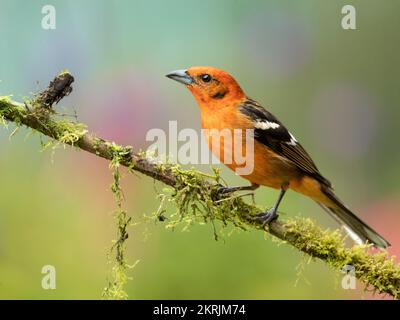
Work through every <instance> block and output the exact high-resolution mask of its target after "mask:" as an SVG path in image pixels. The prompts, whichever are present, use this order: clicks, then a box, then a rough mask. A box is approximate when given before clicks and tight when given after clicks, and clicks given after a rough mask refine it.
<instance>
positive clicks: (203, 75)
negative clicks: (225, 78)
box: [200, 73, 211, 82]
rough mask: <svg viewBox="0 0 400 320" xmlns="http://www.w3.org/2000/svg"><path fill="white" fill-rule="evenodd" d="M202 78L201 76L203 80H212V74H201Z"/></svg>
mask: <svg viewBox="0 0 400 320" xmlns="http://www.w3.org/2000/svg"><path fill="white" fill-rule="evenodd" d="M200 78H201V80H202V81H203V82H210V81H211V76H210V75H209V74H207V73H205V74H202V75H201V76H200Z"/></svg>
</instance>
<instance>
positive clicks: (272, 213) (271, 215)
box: [256, 187, 286, 228]
mask: <svg viewBox="0 0 400 320" xmlns="http://www.w3.org/2000/svg"><path fill="white" fill-rule="evenodd" d="M285 193H286V188H283V187H282V188H281V192H280V193H279V197H278V200H277V201H276V203H275V205H274V207H273V208H272V209H269V210H267V211H265V212H261V213H259V214H257V218H256V221H258V222H259V223H260V224H262V227H263V228H264V227H265V226H266V225H267V224H269V223H271V221H273V220H275V219H277V218H278V214H277V212H278V207H279V204H280V203H281V201H282V198H283V196H284V195H285Z"/></svg>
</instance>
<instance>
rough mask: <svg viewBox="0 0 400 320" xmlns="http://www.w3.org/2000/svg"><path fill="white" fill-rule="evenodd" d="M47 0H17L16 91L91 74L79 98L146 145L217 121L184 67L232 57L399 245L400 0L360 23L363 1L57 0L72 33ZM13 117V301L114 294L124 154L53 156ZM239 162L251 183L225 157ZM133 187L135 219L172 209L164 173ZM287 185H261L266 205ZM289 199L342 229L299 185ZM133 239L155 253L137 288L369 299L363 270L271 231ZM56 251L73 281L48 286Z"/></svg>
mask: <svg viewBox="0 0 400 320" xmlns="http://www.w3.org/2000/svg"><path fill="white" fill-rule="evenodd" d="M45 4H49V3H48V2H47V1H29V2H28V1H22V0H19V1H10V0H0V80H1V82H0V95H9V94H13V98H14V99H15V100H22V99H23V97H24V96H27V95H28V94H29V93H32V92H37V91H38V90H40V89H42V88H44V87H45V86H46V85H47V83H48V81H49V80H50V79H52V77H53V76H54V75H56V74H57V73H58V72H59V71H61V70H63V69H65V68H67V69H69V70H70V71H71V73H72V74H73V75H74V76H75V78H76V81H75V84H74V92H73V94H72V95H71V96H70V97H68V98H66V99H64V100H63V101H62V102H61V104H60V105H61V106H62V107H65V109H66V111H65V112H69V113H71V110H76V112H77V113H78V116H79V120H80V121H82V122H85V123H87V124H88V125H89V128H90V130H91V131H94V132H96V133H97V134H99V135H101V136H103V137H104V138H107V139H110V140H114V141H116V142H118V143H124V144H130V145H133V146H134V147H135V148H136V149H137V150H138V149H139V148H145V147H146V145H147V144H146V142H145V135H146V132H147V131H148V130H149V129H151V128H163V129H166V128H168V120H177V121H178V127H179V128H180V129H182V128H195V129H197V130H199V129H200V114H199V110H198V108H197V106H196V104H195V102H194V100H193V98H192V96H191V95H190V94H189V92H187V91H186V90H184V88H182V87H180V86H178V85H177V84H176V83H173V82H171V81H170V80H168V79H166V78H165V77H164V75H165V74H166V73H167V72H169V71H171V70H175V69H181V68H187V67H190V66H192V65H211V66H215V67H219V68H222V69H225V70H227V71H229V72H230V73H232V74H233V75H234V76H235V77H236V78H237V79H238V81H239V82H240V84H241V85H242V87H243V88H244V90H245V91H246V92H247V94H248V95H249V96H251V97H253V98H255V99H257V100H258V101H260V102H261V103H262V104H263V105H264V106H266V107H267V108H268V109H269V110H270V111H271V112H273V113H274V114H275V115H276V116H278V118H280V120H282V121H283V122H284V123H285V124H286V125H287V127H289V128H290V129H291V131H292V132H293V133H294V134H295V135H296V137H297V138H298V139H299V140H300V141H301V142H302V144H303V145H304V146H305V147H306V148H307V150H308V151H309V152H310V154H311V155H312V156H313V158H314V159H315V161H316V163H317V165H318V167H319V168H320V170H321V171H322V173H323V174H324V175H326V176H327V177H328V178H329V179H330V180H332V182H333V183H334V186H335V187H336V190H337V192H338V194H339V195H340V196H341V198H343V200H345V202H346V203H347V204H348V205H349V206H350V207H351V208H353V209H354V210H355V211H356V212H357V213H358V214H359V216H360V217H362V218H363V219H364V220H365V221H367V222H368V223H370V224H371V225H372V226H374V228H376V229H377V230H378V231H380V232H381V233H382V234H383V235H384V236H385V238H387V239H388V240H389V241H390V242H391V243H392V245H393V247H392V248H391V249H390V250H391V253H393V254H396V253H397V254H399V253H400V251H399V245H400V237H399V233H398V230H400V219H399V214H398V212H399V209H400V199H399V191H400V187H399V183H398V181H399V178H400V170H399V161H400V148H399V131H398V130H399V123H400V108H399V98H400V90H399V62H400V61H399V60H400V59H399V48H400V41H399V40H400V39H399V32H398V31H399V28H400V21H399V19H398V12H399V10H400V2H399V1H395V0H391V1H389V0H386V1H373V0H370V1H369V0H363V1H356V0H353V1H351V4H352V5H354V6H355V8H356V10H357V11H356V12H357V30H343V29H342V28H341V19H342V14H341V8H342V6H343V5H345V4H349V3H348V1H346V2H345V1H296V2H295V1H282V0H280V1H162V0H158V1H155V0H153V1H81V2H78V1H51V4H53V5H54V6H55V8H56V14H57V16H56V17H57V20H56V21H57V28H56V30H43V29H42V28H41V19H42V17H43V15H42V14H41V9H42V6H43V5H45ZM59 108H60V106H59ZM12 130H13V126H12V125H10V129H9V131H6V130H4V129H3V128H0V148H1V149H0V179H1V183H0V298H18V299H21V298H22V299H28V298H34V299H39V298H44V299H56V298H62V299H73V298H75V299H83V298H88V299H97V298H99V297H100V295H101V291H102V289H103V287H104V286H105V284H106V275H107V271H108V269H109V267H110V266H109V265H107V259H106V255H107V250H108V248H109V246H110V241H111V239H113V238H114V232H115V230H114V222H113V217H112V214H111V212H112V210H113V209H114V207H115V203H114V201H113V197H112V194H111V192H110V191H109V185H110V184H111V180H112V176H111V172H110V171H109V169H108V164H107V162H106V161H104V160H102V159H99V158H97V157H94V156H93V155H90V154H86V153H84V152H76V151H74V150H71V149H70V148H66V149H65V150H64V149H62V148H61V149H58V150H57V151H56V152H55V154H54V157H53V158H52V156H51V152H50V151H46V152H40V149H41V147H40V137H39V136H38V135H29V137H28V138H27V134H29V131H28V130H26V129H21V130H19V132H18V133H17V134H16V136H14V137H13V138H12V139H11V140H9V138H8V137H9V134H10V132H11V131H12ZM223 176H224V177H225V178H226V180H227V181H229V182H230V183H231V184H235V183H240V182H241V180H240V179H239V178H237V177H235V176H234V175H233V174H232V173H231V172H228V171H227V170H225V169H224V171H223ZM123 187H124V193H125V197H126V203H125V204H126V208H127V209H128V212H129V213H130V214H131V215H132V216H133V219H134V220H135V221H142V216H143V214H144V213H151V212H152V211H154V210H155V209H156V208H157V207H158V204H159V203H158V200H157V199H156V192H155V191H154V183H153V181H152V180H151V179H149V178H147V177H143V176H134V175H128V174H125V177H124V179H123ZM156 188H158V189H159V190H161V189H162V188H163V186H162V185H160V184H156ZM276 196H277V193H276V191H272V190H268V189H266V188H262V189H260V190H258V191H257V192H256V200H257V203H259V204H262V205H272V204H273V202H274V200H275V197H276ZM281 210H282V211H283V213H284V214H283V216H285V215H286V216H295V215H302V216H307V217H313V218H314V219H316V220H317V221H318V223H319V224H321V225H323V226H327V227H328V226H329V227H336V226H335V224H334V223H333V222H332V220H331V219H330V218H329V217H328V216H327V215H326V214H325V213H324V212H323V211H322V210H321V209H320V208H319V207H318V206H316V205H315V204H314V203H312V202H311V201H310V200H308V199H305V198H304V197H301V196H300V195H296V194H294V193H293V192H290V193H289V194H288V196H287V197H286V198H285V200H284V202H283V204H282V206H281ZM128 252H129V259H130V261H131V262H132V263H133V262H134V261H136V260H140V262H139V264H138V265H137V266H136V268H135V269H134V270H133V272H132V274H131V275H132V277H133V280H132V281H130V282H129V284H128V286H127V291H128V293H129V296H130V298H132V299H156V298H162V299H168V298H169V299H183V298H188V299H194V298H204V299H205V298H218V299H284V298H289V299H292V298H298V299H316V298H321V299H337V298H350V299H355V298H362V297H370V296H369V295H368V294H364V293H363V292H362V286H361V284H358V286H357V289H356V290H343V289H342V288H341V285H340V282H341V277H342V275H341V274H340V273H335V272H333V271H331V270H329V269H328V268H327V267H326V266H324V265H323V264H322V263H320V262H315V263H311V264H308V265H307V264H306V265H305V267H304V270H303V272H301V274H300V275H299V272H298V271H299V268H298V266H299V265H301V263H302V262H307V259H306V258H304V257H303V256H302V255H301V254H300V253H298V252H297V251H295V250H293V249H291V248H290V247H288V246H286V245H280V246H278V245H277V244H276V243H274V242H272V241H270V239H267V240H265V239H264V235H263V234H262V233H261V232H255V231H252V232H241V233H234V234H233V235H231V236H229V237H225V239H224V240H223V241H219V242H215V241H214V238H213V231H212V228H211V225H205V226H194V227H192V228H191V229H190V232H180V231H179V230H176V231H175V232H171V231H169V230H165V228H164V226H163V225H162V224H161V223H160V224H157V225H155V224H153V223H141V224H140V225H139V226H136V227H134V228H132V229H131V231H130V238H129V241H128ZM47 264H50V265H54V266H55V267H56V270H57V289H56V290H43V289H42V287H41V279H42V276H43V275H42V274H41V268H42V266H44V265H47ZM297 280H298V281H297Z"/></svg>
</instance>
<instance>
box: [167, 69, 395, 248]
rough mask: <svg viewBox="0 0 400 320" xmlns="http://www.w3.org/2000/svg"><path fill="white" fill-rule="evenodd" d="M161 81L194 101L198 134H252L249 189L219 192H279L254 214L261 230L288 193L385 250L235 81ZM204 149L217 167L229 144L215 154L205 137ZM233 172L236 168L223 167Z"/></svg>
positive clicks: (205, 75)
mask: <svg viewBox="0 0 400 320" xmlns="http://www.w3.org/2000/svg"><path fill="white" fill-rule="evenodd" d="M166 77H168V78H170V79H172V80H175V81H177V82H179V83H181V84H183V85H185V86H186V87H187V88H188V89H189V91H190V92H191V93H192V95H193V96H194V98H195V100H196V102H197V104H198V106H199V108H200V112H201V125H202V129H207V132H209V130H228V131H230V132H232V134H233V132H234V130H237V129H241V130H245V129H250V130H253V131H252V132H253V137H254V138H253V141H254V149H253V150H254V151H253V152H254V155H253V159H254V167H253V170H252V171H251V172H250V173H247V174H244V175H241V176H242V178H244V179H246V180H248V181H249V182H250V183H251V184H250V185H246V186H232V187H221V188H220V192H221V193H232V192H236V191H242V190H255V189H257V188H258V187H259V186H266V187H270V188H274V189H277V190H280V193H279V196H278V198H277V200H276V202H275V204H274V206H273V207H272V208H271V209H269V210H266V211H265V212H261V213H259V214H258V215H257V219H258V221H259V222H260V223H261V224H262V226H263V227H265V226H266V225H267V224H269V223H271V221H273V220H275V219H277V218H278V208H279V205H280V203H281V201H282V199H283V197H284V195H285V193H286V191H287V190H289V189H290V190H293V191H295V192H298V193H300V194H302V195H304V196H306V197H309V198H311V199H312V200H314V201H315V202H317V203H318V204H319V205H320V206H321V207H322V208H323V209H324V210H325V211H326V212H328V213H329V214H330V215H331V216H332V217H333V218H334V219H335V220H336V221H337V222H338V223H339V224H340V225H341V226H343V228H344V229H345V231H346V232H347V233H348V234H349V236H350V237H351V238H352V239H353V240H354V241H355V243H356V244H364V243H369V244H371V245H373V246H375V247H379V248H387V247H388V246H390V243H389V242H388V241H387V240H385V239H384V238H383V237H382V236H381V235H379V234H378V233H377V232H376V231H375V230H373V229H372V228H371V227H370V226H368V225H367V224H366V223H365V222H363V221H362V220H361V219H360V218H359V217H357V216H356V215H355V214H354V213H353V212H352V211H351V210H350V209H349V208H348V207H347V206H346V205H345V204H344V203H343V202H342V201H341V200H340V199H339V198H338V197H337V196H336V194H335V193H334V190H333V187H332V184H331V183H330V181H329V180H328V179H326V178H325V177H324V176H323V175H322V174H321V173H320V171H319V170H318V168H317V166H316V165H315V163H314V161H313V160H312V158H311V157H310V155H309V154H308V153H307V151H306V150H305V149H304V148H303V146H302V145H301V144H300V142H299V141H298V140H297V139H296V138H295V136H294V135H293V134H292V133H290V131H289V130H288V129H287V128H286V127H285V126H284V124H283V123H282V122H281V121H280V120H278V118H277V117H275V116H274V115H273V114H272V113H271V112H269V111H268V110H267V109H265V108H264V107H263V106H262V105H261V104H260V103H258V102H257V101H256V100H253V99H251V98H249V97H248V96H247V95H246V93H245V92H244V91H243V89H242V88H241V87H240V85H239V84H238V82H237V81H236V80H235V79H234V78H233V76H231V75H230V74H229V73H228V72H225V71H223V70H220V69H217V68H214V67H208V66H194V67H190V68H188V69H181V70H176V71H172V72H170V73H168V74H167V75H166ZM206 139H207V141H208V146H209V148H210V149H211V151H212V152H213V153H214V154H216V155H217V156H218V157H219V158H220V160H221V162H222V163H224V155H225V154H226V153H225V151H226V152H228V154H229V152H231V153H232V150H227V149H231V148H232V144H230V145H229V144H228V143H224V141H223V140H221V143H220V145H219V146H218V147H220V148H221V150H223V151H224V152H222V151H221V152H217V151H216V150H215V147H214V145H213V143H212V141H211V140H212V137H211V135H210V134H208V136H206ZM224 164H226V165H227V166H228V167H229V168H230V169H232V170H235V169H236V168H237V167H238V163H236V162H235V161H232V162H230V163H228V162H227V163H224Z"/></svg>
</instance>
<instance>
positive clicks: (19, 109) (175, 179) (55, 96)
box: [0, 72, 400, 299]
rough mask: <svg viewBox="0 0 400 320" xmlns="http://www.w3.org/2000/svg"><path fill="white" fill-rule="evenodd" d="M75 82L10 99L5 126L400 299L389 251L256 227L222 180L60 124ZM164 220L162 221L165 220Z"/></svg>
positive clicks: (1, 106)
mask: <svg viewBox="0 0 400 320" xmlns="http://www.w3.org/2000/svg"><path fill="white" fill-rule="evenodd" d="M72 82H73V77H72V76H71V75H70V74H69V73H68V72H63V73H62V74H60V75H58V76H57V77H56V78H55V79H54V80H53V81H52V82H51V84H50V85H49V87H48V88H47V89H46V90H45V91H44V92H42V93H40V94H39V95H37V96H34V98H33V99H32V100H29V101H25V102H24V103H19V102H16V101H13V100H12V99H11V98H10V97H0V123H1V122H2V121H3V122H7V121H10V122H14V123H16V124H17V125H18V126H21V125H24V126H26V127H29V128H31V129H33V130H35V131H38V132H41V133H42V134H44V135H46V136H48V137H50V138H52V139H54V140H56V141H58V142H60V143H63V144H67V145H71V146H74V147H77V148H80V149H82V150H85V151H87V152H90V153H92V154H94V155H96V156H99V157H102V158H105V159H107V160H109V161H114V162H118V164H121V165H123V166H125V167H127V168H128V169H129V170H133V171H138V172H140V173H142V174H144V175H147V176H149V177H151V178H154V179H155V180H158V181H161V182H163V183H164V184H166V185H168V186H171V187H172V188H173V189H174V191H175V192H174V193H173V194H171V195H170V196H169V197H170V200H172V201H174V203H175V204H176V206H177V208H178V211H179V214H180V216H181V217H185V216H186V217H188V216H191V217H192V218H193V219H192V220H191V221H199V218H200V219H201V220H202V221H204V220H205V221H208V222H211V223H213V222H214V221H215V220H219V221H222V222H223V223H224V224H229V223H232V224H233V225H235V226H237V227H240V228H243V229H256V230H261V231H267V232H269V233H270V234H271V235H273V236H275V237H276V238H278V239H280V240H281V241H283V242H285V243H287V244H290V245H291V246H293V247H294V248H296V249H298V250H300V251H301V252H304V253H306V254H307V255H309V256H310V257H312V258H318V259H321V260H322V261H324V262H326V263H327V264H328V265H329V266H331V267H332V268H334V269H336V270H342V268H343V267H344V266H346V265H351V266H353V267H354V269H355V275H356V277H357V278H358V279H359V280H360V281H361V282H363V283H364V284H365V288H366V289H368V290H373V291H376V292H381V293H386V294H388V295H390V296H392V297H393V298H395V299H398V298H400V267H399V265H398V264H396V263H395V261H394V258H393V257H390V256H389V255H388V253H387V252H386V251H384V250H380V251H378V252H376V251H374V250H373V249H371V248H370V247H368V246H353V247H351V248H348V247H346V246H345V244H344V238H343V236H342V235H341V233H340V232H339V230H336V231H329V230H323V229H321V228H320V227H318V226H316V225H315V224H314V223H313V222H312V221H311V220H309V219H292V220H278V221H274V222H272V223H271V224H270V226H269V227H266V229H265V230H264V229H263V228H261V227H260V225H258V224H257V223H256V222H255V219H254V215H255V214H256V213H257V212H259V211H260V208H258V207H257V206H255V205H252V204H249V203H246V202H245V201H244V200H243V199H242V197H235V196H227V197H223V198H220V197H218V196H217V193H216V190H217V189H218V188H219V187H220V185H221V184H220V181H219V177H218V174H215V175H207V174H204V173H201V172H198V171H196V170H183V169H181V168H180V167H179V166H177V165H173V164H162V163H159V162H158V161H156V160H155V159H154V158H153V157H151V156H148V155H146V154H145V153H134V152H133V149H132V147H130V146H120V145H117V144H115V143H114V142H111V141H106V140H104V139H101V138H100V137H97V136H96V135H94V134H92V133H90V132H88V131H87V129H86V126H85V125H84V124H81V123H77V122H74V121H66V120H64V119H60V117H58V116H57V114H56V112H55V111H54V110H53V108H52V106H53V104H54V103H57V102H58V101H59V100H61V99H62V98H63V97H64V96H65V95H66V94H69V93H70V92H71V91H72V87H71V84H72ZM159 218H160V220H163V219H162V217H161V216H160V217H159Z"/></svg>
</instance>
